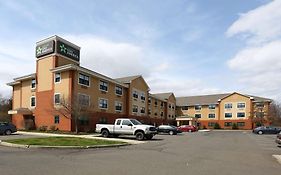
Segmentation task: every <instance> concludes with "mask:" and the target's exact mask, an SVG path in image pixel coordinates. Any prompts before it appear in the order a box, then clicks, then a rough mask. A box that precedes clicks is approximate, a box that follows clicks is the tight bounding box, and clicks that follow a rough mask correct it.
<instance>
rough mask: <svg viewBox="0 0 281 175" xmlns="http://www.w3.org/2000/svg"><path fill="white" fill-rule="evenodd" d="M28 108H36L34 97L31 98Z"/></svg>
mask: <svg viewBox="0 0 281 175" xmlns="http://www.w3.org/2000/svg"><path fill="white" fill-rule="evenodd" d="M30 106H31V107H35V106H36V98H35V97H34V96H32V97H31V98H30Z"/></svg>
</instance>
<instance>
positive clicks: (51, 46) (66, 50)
mask: <svg viewBox="0 0 281 175" xmlns="http://www.w3.org/2000/svg"><path fill="white" fill-rule="evenodd" d="M52 53H58V54H60V55H63V56H65V57H68V58H70V59H72V60H75V61H78V62H79V61H80V50H79V49H75V48H74V47H72V46H70V45H68V44H66V43H64V42H62V41H59V40H57V41H56V42H55V41H54V40H53V41H47V42H45V43H42V44H39V45H37V46H36V51H35V55H36V58H40V57H43V56H46V55H49V54H52Z"/></svg>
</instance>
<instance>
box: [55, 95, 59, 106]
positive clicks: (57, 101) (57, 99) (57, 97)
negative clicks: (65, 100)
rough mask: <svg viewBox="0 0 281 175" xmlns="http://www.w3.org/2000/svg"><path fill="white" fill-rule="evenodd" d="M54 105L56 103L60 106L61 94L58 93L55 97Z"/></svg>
mask: <svg viewBox="0 0 281 175" xmlns="http://www.w3.org/2000/svg"><path fill="white" fill-rule="evenodd" d="M54 103H55V104H56V105H58V104H60V94H59V93H56V94H55V95H54Z"/></svg>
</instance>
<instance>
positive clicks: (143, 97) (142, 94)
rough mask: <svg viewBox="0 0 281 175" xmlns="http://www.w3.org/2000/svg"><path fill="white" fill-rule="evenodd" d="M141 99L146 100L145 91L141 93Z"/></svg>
mask: <svg viewBox="0 0 281 175" xmlns="http://www.w3.org/2000/svg"><path fill="white" fill-rule="evenodd" d="M141 100H143V101H144V100H145V95H144V93H141Z"/></svg>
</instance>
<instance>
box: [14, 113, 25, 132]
mask: <svg viewBox="0 0 281 175" xmlns="http://www.w3.org/2000/svg"><path fill="white" fill-rule="evenodd" d="M12 123H13V124H14V125H15V126H16V127H17V129H25V125H24V119H23V115H21V114H13V115H12Z"/></svg>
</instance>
